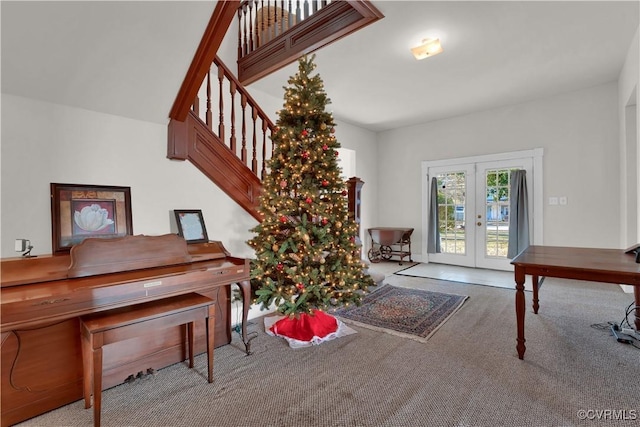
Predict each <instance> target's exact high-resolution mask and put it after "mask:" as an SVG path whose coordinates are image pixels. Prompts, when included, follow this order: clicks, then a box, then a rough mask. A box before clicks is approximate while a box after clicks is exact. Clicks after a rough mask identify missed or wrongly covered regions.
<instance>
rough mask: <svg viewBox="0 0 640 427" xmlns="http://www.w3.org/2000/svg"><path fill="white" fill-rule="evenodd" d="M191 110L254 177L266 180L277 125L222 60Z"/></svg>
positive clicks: (216, 61)
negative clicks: (273, 135) (272, 136)
mask: <svg viewBox="0 0 640 427" xmlns="http://www.w3.org/2000/svg"><path fill="white" fill-rule="evenodd" d="M214 109H215V111H214ZM191 110H192V112H193V114H195V115H196V116H198V117H199V118H200V120H202V121H203V122H204V123H205V124H206V126H207V127H208V128H209V129H210V130H211V131H212V132H213V133H214V134H216V135H217V136H218V138H219V139H220V141H221V142H223V143H224V144H225V145H226V146H227V148H229V150H231V152H232V153H233V154H234V155H235V156H236V157H238V158H239V159H240V160H241V161H242V163H243V164H244V165H245V166H247V168H249V169H250V170H251V171H252V172H253V174H254V175H256V176H257V177H258V178H259V179H260V180H262V179H264V177H265V175H266V173H267V169H268V168H267V161H268V160H269V158H271V156H272V154H273V146H272V144H271V134H272V132H273V129H274V128H275V125H274V123H273V122H272V121H271V119H270V118H269V117H268V116H267V114H266V113H265V112H264V111H263V110H262V109H261V108H260V106H259V105H258V103H257V102H256V101H255V100H254V99H253V98H252V97H251V95H250V94H249V92H248V91H247V90H246V89H245V88H244V86H242V84H241V83H240V82H239V81H238V80H237V79H236V77H235V76H234V75H233V73H232V72H231V71H230V70H229V68H227V66H226V65H225V64H224V63H223V62H222V61H221V60H220V58H219V57H217V56H216V58H215V59H214V60H213V64H212V66H211V69H210V70H209V72H208V73H207V76H206V77H205V80H204V82H203V84H202V87H201V88H200V91H199V92H198V96H196V98H195V99H194V101H193V105H192V107H191ZM201 112H202V113H201ZM214 117H215V118H216V119H217V120H215V122H214Z"/></svg>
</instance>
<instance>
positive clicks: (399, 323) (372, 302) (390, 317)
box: [333, 285, 469, 342]
mask: <svg viewBox="0 0 640 427" xmlns="http://www.w3.org/2000/svg"><path fill="white" fill-rule="evenodd" d="M467 298H469V297H468V296H464V295H453V294H444V293H441V292H431V291H424V290H420V289H410V288H400V287H395V286H391V285H385V286H383V287H382V288H380V289H377V290H375V291H373V292H372V293H370V294H368V295H366V296H365V297H364V298H363V299H362V305H360V306H359V307H358V306H353V307H348V308H340V309H338V310H336V311H335V312H333V314H334V315H336V316H338V317H339V318H340V319H342V320H343V321H344V322H345V323H350V324H354V325H358V326H362V327H364V328H369V329H375V330H380V331H383V332H387V333H390V334H394V335H399V336H403V337H405V338H411V339H414V340H417V341H421V342H425V341H427V340H428V339H429V338H430V337H431V336H432V335H433V334H434V333H435V332H436V331H437V330H438V328H440V326H442V325H443V324H444V323H445V322H446V321H447V320H448V319H449V318H450V317H451V316H453V315H454V314H455V313H456V312H457V311H458V309H460V307H462V304H464V302H465V301H466V300H467Z"/></svg>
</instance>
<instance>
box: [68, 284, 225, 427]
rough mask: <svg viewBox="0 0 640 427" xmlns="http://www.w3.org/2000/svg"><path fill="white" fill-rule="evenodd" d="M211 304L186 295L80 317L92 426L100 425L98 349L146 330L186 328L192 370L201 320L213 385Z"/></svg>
mask: <svg viewBox="0 0 640 427" xmlns="http://www.w3.org/2000/svg"><path fill="white" fill-rule="evenodd" d="M214 303H215V301H214V300H212V299H211V298H207V297H205V296H203V295H200V294H196V293H190V294H186V295H178V296H175V297H170V298H163V299H160V300H156V301H151V302H146V303H142V304H137V305H131V306H128V307H121V308H116V309H113V310H108V311H103V312H99V313H94V314H89V315H87V316H83V317H81V318H80V333H81V338H82V366H83V374H84V375H83V377H84V379H83V385H84V407H85V408H90V407H91V394H92V393H91V384H92V383H93V423H94V426H96V427H99V426H100V409H101V399H102V347H103V346H105V345H108V344H111V343H115V342H118V341H123V340H127V339H130V338H134V337H138V336H141V335H144V334H146V333H147V332H149V331H152V330H157V329H164V328H169V327H173V326H181V325H186V327H187V341H188V354H189V368H193V344H194V331H193V327H194V322H195V321H196V320H198V319H205V320H206V321H205V324H206V337H207V363H208V380H209V382H210V383H211V382H213V348H214V347H213V344H214V342H213V341H214V328H215V305H214Z"/></svg>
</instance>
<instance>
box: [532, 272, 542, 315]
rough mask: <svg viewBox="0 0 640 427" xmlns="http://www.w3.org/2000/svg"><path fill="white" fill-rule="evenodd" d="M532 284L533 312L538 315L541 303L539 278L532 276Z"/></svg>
mask: <svg viewBox="0 0 640 427" xmlns="http://www.w3.org/2000/svg"><path fill="white" fill-rule="evenodd" d="M531 283H532V285H533V312H534V313H535V314H538V309H539V308H540V302H539V300H538V287H539V286H540V285H539V283H538V276H531Z"/></svg>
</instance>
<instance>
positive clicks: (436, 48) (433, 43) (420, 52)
mask: <svg viewBox="0 0 640 427" xmlns="http://www.w3.org/2000/svg"><path fill="white" fill-rule="evenodd" d="M442 51H443V49H442V46H441V45H440V39H424V40H422V44H421V45H420V46H417V47H414V48H412V49H411V52H412V53H413V56H415V57H416V59H424V58H428V57H430V56H433V55H437V54H439V53H440V52H442Z"/></svg>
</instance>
